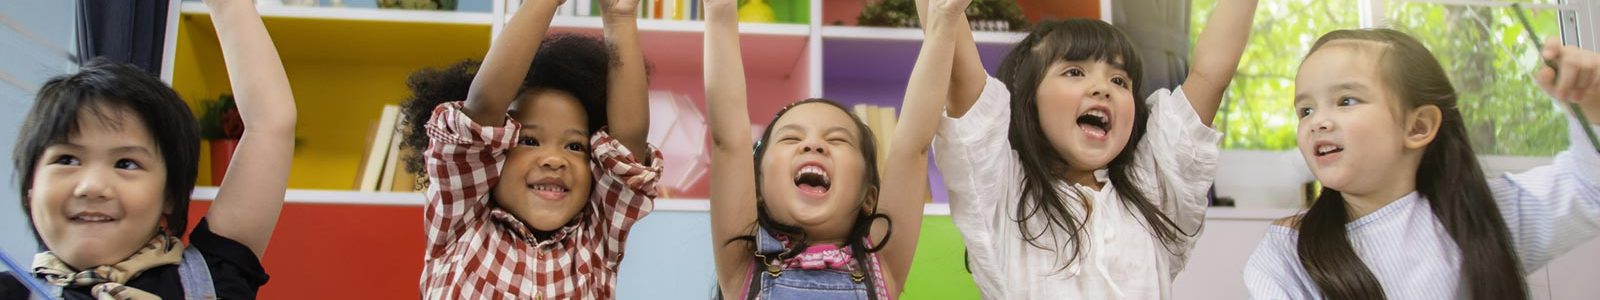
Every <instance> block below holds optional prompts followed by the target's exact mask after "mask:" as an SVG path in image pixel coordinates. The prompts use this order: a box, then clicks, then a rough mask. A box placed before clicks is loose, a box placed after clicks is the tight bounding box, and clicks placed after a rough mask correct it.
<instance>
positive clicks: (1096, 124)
mask: <svg viewBox="0 0 1600 300" xmlns="http://www.w3.org/2000/svg"><path fill="white" fill-rule="evenodd" d="M1078 128H1082V129H1083V132H1084V133H1088V134H1089V136H1090V137H1094V138H1105V137H1106V133H1107V132H1111V115H1110V114H1109V113H1108V112H1106V110H1105V108H1099V107H1096V108H1093V109H1090V110H1089V111H1085V112H1083V114H1082V115H1079V116H1078Z"/></svg>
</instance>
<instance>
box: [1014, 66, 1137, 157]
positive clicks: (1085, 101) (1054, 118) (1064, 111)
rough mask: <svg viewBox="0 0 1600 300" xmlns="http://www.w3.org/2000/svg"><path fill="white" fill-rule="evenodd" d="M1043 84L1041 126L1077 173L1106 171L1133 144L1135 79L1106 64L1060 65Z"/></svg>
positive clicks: (1039, 101)
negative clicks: (1124, 148)
mask: <svg viewBox="0 0 1600 300" xmlns="http://www.w3.org/2000/svg"><path fill="white" fill-rule="evenodd" d="M1046 72H1047V73H1046V74H1044V77H1043V79H1042V81H1040V83H1039V89H1038V91H1037V92H1036V93H1037V94H1036V95H1037V97H1038V100H1037V101H1038V114H1039V116H1038V117H1039V120H1040V121H1039V123H1040V124H1039V125H1040V127H1041V129H1042V130H1043V131H1044V134H1045V137H1046V138H1048V139H1049V140H1050V146H1051V147H1052V148H1054V149H1055V151H1056V153H1060V154H1061V155H1062V156H1063V158H1064V159H1065V160H1066V162H1067V164H1068V166H1070V167H1071V168H1073V170H1075V171H1093V170H1098V169H1101V168H1105V167H1106V165H1108V164H1110V163H1111V160H1112V159H1114V158H1116V157H1117V154H1118V153H1121V152H1122V148H1123V147H1125V146H1127V145H1128V140H1129V136H1130V135H1131V132H1132V131H1133V125H1134V121H1135V120H1134V119H1135V118H1134V101H1135V100H1134V99H1133V81H1132V80H1131V79H1129V77H1128V73H1127V72H1126V71H1124V70H1122V69H1120V68H1118V67H1116V65H1113V64H1111V63H1107V62H1105V61H1057V62H1055V63H1054V64H1051V66H1050V68H1049V69H1047V70H1046Z"/></svg>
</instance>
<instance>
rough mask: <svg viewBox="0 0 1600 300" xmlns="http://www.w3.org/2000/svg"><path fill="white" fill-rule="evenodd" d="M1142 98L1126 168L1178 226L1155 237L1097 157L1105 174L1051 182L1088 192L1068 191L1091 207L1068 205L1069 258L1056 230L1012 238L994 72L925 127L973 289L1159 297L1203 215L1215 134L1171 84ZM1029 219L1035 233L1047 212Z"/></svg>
mask: <svg viewBox="0 0 1600 300" xmlns="http://www.w3.org/2000/svg"><path fill="white" fill-rule="evenodd" d="M1147 102H1148V103H1150V106H1151V112H1150V117H1149V120H1147V122H1148V123H1147V124H1146V125H1147V127H1146V128H1148V131H1147V132H1146V133H1145V136H1144V139H1143V140H1140V141H1130V142H1137V143H1139V144H1138V145H1139V149H1138V151H1137V152H1135V154H1134V155H1135V159H1134V165H1135V169H1136V170H1135V172H1134V173H1135V174H1134V176H1135V177H1136V179H1137V181H1138V182H1140V184H1141V185H1142V186H1140V190H1142V191H1144V193H1145V194H1146V195H1150V201H1152V202H1154V203H1152V204H1153V205H1154V206H1155V207H1157V208H1159V209H1160V210H1161V212H1162V213H1164V214H1166V215H1167V216H1168V217H1170V218H1172V220H1173V221H1174V222H1176V223H1177V224H1178V229H1179V231H1181V233H1184V234H1186V236H1182V237H1181V238H1180V239H1179V241H1180V242H1179V243H1178V244H1175V245H1172V246H1171V247H1170V248H1169V247H1166V246H1165V245H1163V244H1162V243H1161V242H1160V240H1158V239H1156V238H1155V236H1154V235H1152V233H1151V232H1150V231H1149V230H1148V229H1147V228H1149V227H1148V226H1147V225H1146V224H1145V223H1144V220H1143V218H1142V217H1139V216H1138V215H1137V214H1136V213H1135V212H1134V208H1132V207H1125V206H1124V205H1123V203H1122V202H1121V200H1120V199H1119V197H1118V196H1117V194H1116V192H1115V189H1113V188H1112V185H1111V183H1109V182H1106V180H1107V179H1106V178H1105V170H1104V169H1102V170H1100V171H1098V172H1096V173H1095V175H1096V178H1097V179H1099V180H1100V181H1101V182H1102V183H1104V187H1103V188H1102V189H1101V190H1098V191H1096V190H1093V189H1091V188H1089V187H1086V186H1082V185H1077V184H1070V183H1067V182H1064V181H1062V182H1059V183H1058V184H1057V185H1056V186H1057V188H1058V189H1061V190H1063V191H1067V192H1066V193H1065V194H1066V195H1075V194H1076V193H1082V194H1085V195H1088V196H1090V198H1089V199H1082V200H1076V201H1086V202H1090V203H1092V204H1091V205H1092V207H1094V208H1095V209H1093V210H1092V213H1091V214H1089V215H1084V213H1083V211H1084V210H1083V205H1082V204H1081V203H1078V202H1076V201H1074V202H1073V203H1069V204H1068V205H1067V207H1068V208H1069V209H1070V210H1073V215H1074V216H1075V217H1076V218H1078V221H1080V222H1081V223H1083V224H1085V225H1084V231H1083V233H1082V234H1083V235H1082V236H1081V237H1080V238H1081V240H1080V243H1082V251H1083V252H1082V253H1081V254H1079V259H1078V260H1077V261H1076V262H1075V263H1073V264H1072V265H1071V266H1065V263H1066V261H1067V258H1069V256H1068V255H1071V254H1072V253H1071V252H1072V247H1071V246H1070V245H1063V243H1064V242H1065V241H1066V235H1065V233H1064V232H1057V233H1056V235H1055V236H1052V235H1049V234H1045V235H1042V236H1039V238H1038V240H1036V242H1038V244H1040V245H1046V246H1047V247H1049V249H1041V248H1039V247H1035V246H1034V245H1033V244H1030V243H1029V242H1027V241H1024V240H1023V237H1024V236H1023V235H1022V232H1020V231H1019V229H1018V228H1019V225H1018V224H1017V222H1016V221H1014V220H1016V219H1017V215H1016V208H1017V206H1018V205H1020V204H1021V201H1022V185H1021V184H1022V178H1023V173H1022V165H1021V164H1022V162H1021V161H1020V160H1018V157H1017V152H1016V151H1014V150H1012V149H1011V144H1010V142H1009V141H1008V140H1007V138H1006V136H1007V132H1008V131H1009V126H1010V123H1011V94H1010V92H1008V91H1006V87H1005V84H1004V83H1002V82H1000V81H999V80H997V79H995V78H993V77H990V78H989V79H988V81H987V83H986V84H985V86H984V89H983V94H982V95H981V96H979V98H978V101H977V103H976V104H974V105H973V107H972V109H971V110H970V111H968V112H967V113H966V115H964V116H962V117H961V118H960V119H955V118H949V117H946V118H945V119H944V120H943V122H942V123H941V124H940V127H939V132H938V135H937V136H936V138H935V139H934V161H935V163H937V164H938V166H939V169H940V170H941V171H943V173H944V182H945V186H946V187H948V188H949V189H950V215H951V219H952V220H953V221H954V222H955V225H956V228H958V229H960V230H961V235H962V238H963V240H964V241H965V243H966V247H967V255H968V263H969V265H970V268H971V270H972V276H973V279H974V280H975V281H976V282H977V286H978V289H979V290H980V291H981V292H982V293H983V297H984V298H986V299H1156V298H1169V296H1170V290H1171V286H1172V279H1173V277H1175V276H1177V274H1178V272H1179V271H1181V270H1183V266H1184V264H1185V263H1186V262H1187V260H1188V254H1189V250H1190V249H1192V248H1193V246H1194V241H1195V240H1197V239H1198V237H1199V234H1200V224H1201V222H1203V221H1204V219H1205V211H1206V206H1207V204H1208V203H1207V198H1206V195H1207V192H1208V191H1209V189H1210V187H1211V184H1212V179H1213V178H1214V177H1215V176H1216V162H1217V152H1218V148H1217V142H1218V141H1219V140H1221V138H1222V134H1221V133H1219V132H1217V131H1216V130H1212V129H1211V128H1210V127H1207V126H1206V125H1205V124H1204V123H1201V122H1200V118H1199V116H1198V115H1197V114H1196V113H1195V111H1194V109H1193V108H1192V107H1190V105H1189V100H1188V98H1186V97H1185V96H1184V94H1183V91H1182V89H1178V90H1165V89H1163V90H1159V91H1156V92H1155V93H1154V94H1151V95H1150V98H1149V99H1148V100H1147ZM1054 117H1059V118H1073V117H1075V116H1069V115H1064V114H1063V115H1060V116H1054ZM1070 198H1073V197H1069V199H1070ZM1028 222H1029V226H1028V227H1029V228H1030V230H1032V231H1033V232H1032V233H1033V235H1038V234H1039V232H1040V229H1042V228H1045V226H1047V225H1046V224H1047V222H1048V221H1046V220H1044V217H1043V214H1040V215H1036V216H1035V217H1033V218H1031V219H1029V220H1028ZM1058 241H1059V242H1058ZM1063 266H1065V268H1063Z"/></svg>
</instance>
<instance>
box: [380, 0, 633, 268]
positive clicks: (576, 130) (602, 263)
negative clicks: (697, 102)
mask: <svg viewBox="0 0 1600 300" xmlns="http://www.w3.org/2000/svg"><path fill="white" fill-rule="evenodd" d="M561 2H563V1H559V0H529V1H526V2H524V4H523V6H522V8H521V9H519V10H518V11H517V13H516V15H515V16H513V17H512V19H511V21H510V23H509V24H507V25H506V30H505V32H503V33H502V34H501V35H500V37H499V38H498V39H496V40H495V41H494V44H493V45H492V46H491V47H490V48H489V53H488V55H487V57H486V58H485V59H484V61H483V64H482V65H477V64H474V63H471V62H465V63H461V64H457V65H456V66H454V67H451V68H448V69H444V70H426V71H423V72H421V73H419V74H417V75H413V77H412V80H411V83H410V85H411V87H412V89H413V91H414V95H413V98H412V99H411V100H408V101H407V102H406V104H405V105H406V108H405V111H407V113H408V117H407V121H408V122H409V124H411V126H412V128H411V132H410V133H409V134H408V136H407V137H406V142H405V144H406V145H409V146H411V147H421V145H424V144H425V145H427V146H426V149H425V150H424V151H423V157H422V158H421V160H424V161H425V162H426V165H425V166H424V169H425V170H424V171H426V173H427V176H428V181H429V182H430V185H429V186H428V188H427V192H426V194H427V196H428V206H427V209H426V213H425V215H424V216H423V222H424V223H425V226H426V231H427V238H428V247H427V250H426V257H425V258H424V263H425V264H424V267H423V273H422V278H421V283H420V289H421V292H422V296H423V298H428V299H439V298H517V299H609V298H613V297H615V286H616V281H617V279H616V276H617V266H618V264H620V263H621V262H622V255H623V246H624V244H625V242H626V241H627V237H628V231H629V230H630V229H631V228H632V226H633V224H634V222H636V221H638V220H639V219H640V218H642V217H644V215H645V214H648V213H649V212H650V210H651V209H652V207H653V206H652V205H653V201H654V198H655V196H656V182H657V180H658V177H657V175H658V174H660V172H661V165H660V164H661V161H660V160H661V153H660V152H659V151H657V150H656V149H655V148H654V147H650V146H648V145H646V143H645V135H646V134H647V132H648V130H647V129H648V127H649V124H650V120H649V117H648V116H649V112H648V108H649V107H648V102H647V101H648V98H646V92H645V91H646V82H645V67H644V61H643V60H644V58H643V57H644V56H643V54H641V52H640V51H641V50H640V48H639V44H638V36H637V35H638V28H637V25H636V23H635V22H636V21H635V17H634V13H633V12H634V11H635V6H636V5H637V2H635V1H624V0H607V1H602V2H604V3H603V5H604V6H603V7H604V10H605V12H604V17H603V19H604V20H605V21H604V22H605V31H606V36H607V37H608V38H609V39H610V40H611V42H612V43H613V44H612V45H607V44H606V42H605V41H602V40H600V39H598V38H595V37H588V36H579V35H557V36H552V37H548V38H544V36H545V32H546V30H547V29H548V27H549V24H550V20H551V18H552V17H553V16H554V14H555V10H556V7H557V6H558V5H560V4H561ZM613 45H614V46H615V51H614V52H613V50H612V46H613ZM613 54H614V55H615V57H613V56H612V55H613ZM530 62H531V64H530ZM468 76H473V77H472V79H471V80H470V81H469V80H466V78H467V77H468ZM469 82H470V83H469ZM463 86H465V87H467V88H466V89H465V92H459V91H461V90H462V87H463ZM460 99H465V101H458V100H460ZM445 101H457V102H445ZM441 103H442V104H441ZM635 150H643V151H645V152H643V153H636V152H634V151H635ZM411 159H413V160H417V158H411ZM411 164H412V165H413V166H416V165H419V164H418V163H411Z"/></svg>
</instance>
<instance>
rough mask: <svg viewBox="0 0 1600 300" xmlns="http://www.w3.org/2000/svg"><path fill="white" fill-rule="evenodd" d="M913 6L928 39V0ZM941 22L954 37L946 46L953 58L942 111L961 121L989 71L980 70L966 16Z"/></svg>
mask: <svg viewBox="0 0 1600 300" xmlns="http://www.w3.org/2000/svg"><path fill="white" fill-rule="evenodd" d="M916 4H917V12H918V14H917V18H918V20H920V21H921V23H920V24H922V25H923V34H924V35H925V36H927V38H928V39H931V38H933V37H932V35H933V34H935V33H933V32H932V30H931V26H932V25H931V24H930V22H933V21H932V20H929V19H928V15H929V12H930V11H929V10H930V8H929V7H928V0H917V1H916ZM944 22H945V23H946V24H945V25H947V26H946V27H948V28H947V29H950V30H952V31H951V32H950V34H953V35H954V36H953V37H954V39H953V40H951V42H952V43H949V46H950V47H955V48H954V49H955V53H954V57H953V59H952V60H951V61H950V63H951V64H952V69H951V70H950V81H949V82H948V85H949V87H948V89H949V91H948V92H947V93H946V94H945V96H944V97H945V99H946V103H945V104H946V106H945V107H944V109H945V112H946V113H948V114H949V115H950V116H951V117H955V118H960V117H961V116H963V115H966V114H967V110H968V109H971V108H972V105H973V104H975V103H978V96H979V95H981V94H982V93H983V86H984V84H986V83H987V82H988V81H989V71H987V70H984V69H983V59H982V58H981V57H979V56H978V44H977V42H975V41H974V40H973V39H972V26H971V24H970V23H968V22H967V20H966V15H965V14H962V16H961V17H960V18H959V20H958V19H950V20H945V21H944Z"/></svg>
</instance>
